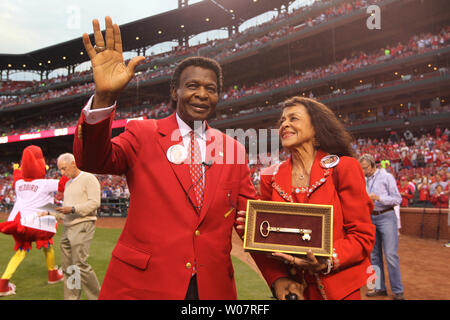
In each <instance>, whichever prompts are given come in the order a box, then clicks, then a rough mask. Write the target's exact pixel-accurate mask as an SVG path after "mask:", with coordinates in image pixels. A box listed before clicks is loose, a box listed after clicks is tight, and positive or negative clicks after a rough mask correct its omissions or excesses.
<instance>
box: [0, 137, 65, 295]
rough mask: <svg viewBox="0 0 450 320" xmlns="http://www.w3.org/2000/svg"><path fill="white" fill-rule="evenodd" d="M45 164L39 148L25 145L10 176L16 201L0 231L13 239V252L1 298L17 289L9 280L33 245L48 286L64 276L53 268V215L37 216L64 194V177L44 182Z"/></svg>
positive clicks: (0, 280) (3, 278)
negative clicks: (41, 254)
mask: <svg viewBox="0 0 450 320" xmlns="http://www.w3.org/2000/svg"><path fill="white" fill-rule="evenodd" d="M46 168H47V166H46V164H45V159H44V155H43V154H42V150H41V148H39V147H38V146H34V145H31V146H28V147H26V148H25V149H24V150H23V154H22V161H21V164H20V168H17V165H15V168H14V173H13V188H14V190H15V192H16V202H15V204H14V207H13V209H12V210H11V213H10V214H9V217H8V221H6V222H3V223H0V232H2V233H5V234H9V235H12V236H13V238H14V240H15V246H14V250H15V251H16V253H15V254H14V255H13V256H12V258H11V259H10V260H9V263H8V265H7V267H6V270H5V271H4V273H3V274H2V276H1V278H0V296H7V295H12V294H15V293H16V287H15V285H14V284H13V283H10V282H9V280H10V279H11V277H12V276H13V274H14V272H15V271H16V269H17V267H18V266H19V265H20V263H21V262H22V261H23V260H24V259H25V256H26V255H27V252H29V251H30V250H31V245H32V243H33V242H35V243H36V248H37V249H41V248H42V249H43V251H44V254H45V259H46V263H47V268H48V283H49V284H53V283H57V282H60V281H62V280H63V274H62V271H61V270H60V269H58V267H57V266H55V252H54V249H53V236H54V234H55V233H56V227H57V222H56V218H55V217H54V216H52V215H47V216H43V217H39V216H38V213H39V212H41V211H43V210H42V209H40V207H42V206H44V205H46V204H48V203H54V194H55V192H64V186H65V182H66V181H67V180H68V179H67V178H66V177H64V176H63V177H62V178H61V179H60V180H57V179H45V171H46Z"/></svg>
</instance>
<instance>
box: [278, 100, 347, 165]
mask: <svg viewBox="0 0 450 320" xmlns="http://www.w3.org/2000/svg"><path fill="white" fill-rule="evenodd" d="M296 105H303V106H304V107H305V108H306V111H307V112H308V115H309V117H310V118H311V124H312V126H313V128H314V131H315V133H316V136H315V140H316V141H317V143H318V145H319V146H318V149H321V150H323V151H325V152H327V153H330V154H335V155H337V156H340V157H342V156H350V157H354V156H355V152H354V151H353V148H352V145H351V143H352V141H353V137H352V136H351V135H350V133H349V132H348V131H347V130H346V129H345V127H344V125H343V124H342V123H341V122H340V121H339V120H338V119H337V118H336V116H335V114H334V113H333V111H331V110H330V109H329V108H328V107H327V106H326V105H324V104H323V103H321V102H319V101H317V100H314V99H310V98H304V97H298V96H295V97H292V98H289V99H287V100H285V101H284V103H283V106H282V108H283V109H284V108H287V107H293V106H296Z"/></svg>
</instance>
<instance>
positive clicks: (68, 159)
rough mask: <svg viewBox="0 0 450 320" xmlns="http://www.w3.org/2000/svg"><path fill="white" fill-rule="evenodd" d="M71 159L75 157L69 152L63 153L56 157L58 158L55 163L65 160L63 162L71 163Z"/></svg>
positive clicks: (73, 159)
mask: <svg viewBox="0 0 450 320" xmlns="http://www.w3.org/2000/svg"><path fill="white" fill-rule="evenodd" d="M72 161H75V157H74V156H73V154H71V153H63V154H61V155H60V156H59V157H58V160H57V162H56V163H60V162H65V163H68V164H70V163H72Z"/></svg>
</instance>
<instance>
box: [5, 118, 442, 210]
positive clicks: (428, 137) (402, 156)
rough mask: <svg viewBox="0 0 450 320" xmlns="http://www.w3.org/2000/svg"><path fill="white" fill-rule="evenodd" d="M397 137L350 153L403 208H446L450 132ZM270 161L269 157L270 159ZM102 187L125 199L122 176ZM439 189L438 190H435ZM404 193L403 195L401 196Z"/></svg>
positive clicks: (8, 173) (254, 167) (363, 142)
mask: <svg viewBox="0 0 450 320" xmlns="http://www.w3.org/2000/svg"><path fill="white" fill-rule="evenodd" d="M406 136H407V137H403V136H399V135H398V134H397V132H395V131H392V132H391V133H390V136H389V137H388V138H387V139H386V140H384V139H383V138H380V139H378V138H373V139H371V138H362V137H360V138H358V139H355V141H354V144H353V149H354V151H355V153H356V155H357V156H360V155H362V154H364V153H369V154H371V155H373V157H374V158H375V161H376V162H377V164H378V166H379V167H382V168H385V169H386V170H388V171H389V172H391V173H392V174H393V175H394V177H395V178H396V181H397V183H398V186H399V190H400V192H401V193H402V196H403V197H404V199H406V200H405V201H403V203H402V206H403V207H406V206H418V207H441V208H448V199H449V192H450V184H449V183H448V182H449V180H450V168H449V166H450V142H449V136H450V130H449V128H444V129H441V128H440V127H437V128H436V130H435V132H429V133H423V134H421V135H420V136H416V137H415V136H413V135H412V134H411V135H406ZM269 157H270V155H269ZM278 158H279V161H283V160H285V159H286V158H287V153H286V152H285V151H284V150H282V151H281V152H280V153H279V157H278ZM260 159H261V158H260V157H257V159H254V161H250V171H251V175H252V179H253V183H254V185H255V186H256V188H257V190H258V189H259V179H260V171H261V169H262V168H263V167H264V165H263V164H262V162H261V161H260ZM48 164H49V170H48V172H47V177H49V178H58V174H59V173H58V170H57V166H56V159H50V160H49V161H48ZM12 171H13V169H12V163H7V162H4V161H2V162H0V173H1V176H0V206H3V208H6V207H8V206H10V205H11V204H13V203H14V200H15V195H14V190H13V189H12ZM97 178H98V179H99V181H100V184H101V187H102V198H127V197H128V196H129V190H128V188H127V184H126V180H125V178H124V177H121V176H114V175H97ZM439 185H440V187H438V186H439ZM403 193H404V195H403Z"/></svg>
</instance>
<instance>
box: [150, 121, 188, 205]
mask: <svg viewBox="0 0 450 320" xmlns="http://www.w3.org/2000/svg"><path fill="white" fill-rule="evenodd" d="M157 125H158V131H159V134H160V137H159V139H158V142H159V144H160V146H161V148H162V151H163V152H164V154H165V156H166V160H167V161H168V162H169V164H170V167H171V168H172V170H173V173H174V174H175V176H176V177H177V179H178V181H179V182H180V185H181V187H182V188H183V189H184V192H185V193H186V194H187V193H188V191H189V193H190V194H189V197H190V199H191V201H193V197H194V196H193V193H192V188H190V187H191V185H192V181H191V175H190V174H189V167H188V165H187V164H185V163H181V164H175V163H173V162H170V161H169V159H167V150H169V148H170V147H171V146H173V145H175V144H181V145H183V138H182V136H181V133H180V132H179V129H178V123H177V119H176V116H175V113H173V114H172V115H171V116H170V117H168V118H164V119H161V120H158V121H157Z"/></svg>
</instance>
